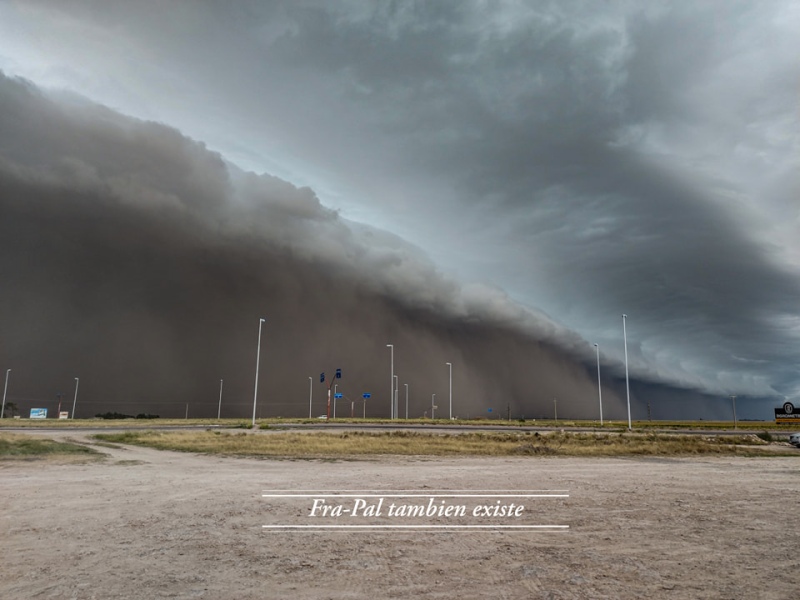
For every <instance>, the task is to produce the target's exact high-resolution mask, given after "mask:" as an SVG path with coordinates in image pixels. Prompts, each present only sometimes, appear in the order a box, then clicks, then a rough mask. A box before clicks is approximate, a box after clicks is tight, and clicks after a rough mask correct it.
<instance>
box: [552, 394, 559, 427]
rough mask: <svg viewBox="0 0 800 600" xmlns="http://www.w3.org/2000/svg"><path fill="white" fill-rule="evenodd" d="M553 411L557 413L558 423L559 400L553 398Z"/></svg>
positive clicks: (556, 419)
mask: <svg viewBox="0 0 800 600" xmlns="http://www.w3.org/2000/svg"><path fill="white" fill-rule="evenodd" d="M553 412H554V413H555V421H556V424H557V423H558V400H556V399H555V398H553Z"/></svg>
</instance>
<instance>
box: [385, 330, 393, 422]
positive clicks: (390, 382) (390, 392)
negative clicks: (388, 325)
mask: <svg viewBox="0 0 800 600" xmlns="http://www.w3.org/2000/svg"><path fill="white" fill-rule="evenodd" d="M386 347H387V348H389V351H390V352H391V369H392V370H391V375H390V376H389V406H390V412H389V418H390V419H394V344H386Z"/></svg>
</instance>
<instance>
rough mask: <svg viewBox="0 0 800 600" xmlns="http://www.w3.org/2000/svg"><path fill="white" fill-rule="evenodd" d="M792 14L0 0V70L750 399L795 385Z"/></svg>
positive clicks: (799, 309)
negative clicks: (162, 132)
mask: <svg viewBox="0 0 800 600" xmlns="http://www.w3.org/2000/svg"><path fill="white" fill-rule="evenodd" d="M798 31H800V5H798V4H797V3H795V2H791V1H785V2H781V1H765V2H755V1H751V0H747V1H741V2H736V1H733V0H720V1H718V2H713V1H707V2H693V1H683V2H658V3H642V2H622V1H620V2H595V1H587V2H521V1H517V2H511V1H509V2H503V1H496V2H489V1H475V2H467V1H461V0H459V1H453V2H445V1H442V2H438V1H437V2H381V3H374V2H328V1H322V0H320V1H319V2H307V1H298V0H287V1H286V2H262V1H259V2H255V1H254V2H233V3H227V2H226V3H222V2H180V3H179V2H173V3H163V2H147V1H138V2H97V1H89V0H86V1H83V2H81V1H73V2H69V3H63V2H56V1H52V2H37V1H28V0H26V1H25V2H13V1H12V2H9V1H2V2H0V40H1V41H0V69H2V70H3V71H4V72H5V73H6V74H7V75H12V76H22V77H24V78H27V79H29V80H30V81H32V82H34V83H35V84H37V85H39V86H43V87H45V88H49V89H53V90H67V91H70V92H75V93H77V94H80V95H81V96H84V97H86V98H88V99H89V100H91V101H94V102H98V103H101V104H104V105H106V106H108V107H110V108H112V109H114V110H116V111H119V112H121V113H123V114H127V115H132V116H135V117H138V118H142V119H147V120H154V121H157V122H161V123H165V124H168V125H170V126H172V127H175V128H177V129H179V130H180V131H181V132H182V133H183V134H185V135H187V136H190V137H192V138H194V139H197V140H200V141H202V142H204V143H205V144H206V145H207V146H208V147H209V148H210V149H212V150H214V151H217V152H219V153H220V154H221V156H222V157H223V158H224V159H225V160H227V161H229V162H231V163H233V164H235V165H237V166H238V167H240V168H242V169H243V170H245V171H254V172H256V173H266V174H271V175H274V176H277V177H279V178H281V179H283V180H285V181H288V182H291V183H292V184H293V185H295V186H298V187H302V186H308V187H310V188H311V189H312V190H313V192H314V193H315V194H316V196H317V197H318V198H319V200H320V201H321V203H322V205H323V206H325V207H328V208H331V209H334V210H338V211H339V213H340V215H341V216H342V217H343V218H344V219H346V220H349V221H353V222H356V223H362V224H364V225H365V226H368V227H370V228H373V229H375V230H383V231H386V232H388V233H391V234H395V235H397V236H399V237H400V238H402V239H404V240H407V241H408V242H410V243H411V244H413V245H415V246H416V247H418V248H419V249H420V250H421V252H422V253H424V254H426V255H427V256H428V257H430V260H431V261H432V263H433V264H435V265H436V267H437V268H438V269H439V270H441V271H442V272H444V273H445V274H446V275H448V276H452V277H454V278H456V279H459V280H461V281H462V282H465V283H470V282H474V283H478V284H483V285H488V286H494V287H496V288H497V290H498V291H497V292H496V294H497V295H498V297H500V298H504V294H506V293H507V294H508V295H509V296H510V297H511V298H512V299H513V300H514V301H516V302H518V303H520V304H521V305H523V306H524V307H527V308H528V309H530V310H531V311H533V312H534V313H539V312H542V313H544V314H546V315H548V317H549V319H550V320H552V322H553V323H554V324H555V326H556V327H558V328H563V329H559V331H561V334H559V335H560V336H561V337H560V339H561V341H562V342H563V345H564V346H565V347H568V348H569V349H570V350H571V352H573V353H574V354H577V355H579V356H583V357H585V358H586V360H590V359H591V358H592V357H593V351H594V348H593V346H592V344H593V343H599V344H600V348H601V351H602V353H603V356H604V361H607V362H609V363H614V362H616V363H617V364H619V362H620V361H621V360H622V357H623V344H622V320H621V315H622V313H627V315H628V321H627V325H628V351H629V354H630V361H631V369H632V372H633V373H634V374H636V376H637V377H639V378H640V379H645V380H646V379H650V380H652V381H655V382H661V383H667V384H672V385H678V386H688V387H693V388H696V389H698V390H702V391H706V392H709V393H711V394H715V395H716V394H719V395H722V396H725V395H728V394H740V395H749V396H754V397H762V398H766V399H769V400H766V401H765V402H766V404H765V406H766V407H767V408H770V407H771V406H772V405H773V404H774V398H776V397H781V398H782V397H783V396H789V397H793V396H795V395H800V366H799V365H800V271H799V270H798V268H799V267H800V235H798V234H800V196H799V195H798V192H800V185H799V184H800V170H798V167H800V164H799V163H800V133H799V132H800V129H799V128H798V120H799V119H800V36H798V35H797V32H798ZM354 231H358V229H357V227H355V228H354ZM398 243H399V242H398ZM387 285H388V284H387ZM482 289H483V288H482ZM484 294H485V292H484ZM503 302H505V299H504V300H503ZM504 306H505V304H504ZM570 332H571V333H570ZM766 416H767V417H769V414H768V413H767V414H766Z"/></svg>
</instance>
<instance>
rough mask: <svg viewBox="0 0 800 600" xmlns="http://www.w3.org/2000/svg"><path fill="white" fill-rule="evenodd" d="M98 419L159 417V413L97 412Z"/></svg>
mask: <svg viewBox="0 0 800 600" xmlns="http://www.w3.org/2000/svg"><path fill="white" fill-rule="evenodd" d="M95 417H97V418H98V419H158V418H159V417H158V415H150V414H146V413H139V414H138V415H136V416H135V417H134V416H133V415H125V414H122V413H118V412H107V413H99V414H96V415H95Z"/></svg>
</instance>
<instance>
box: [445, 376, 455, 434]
mask: <svg viewBox="0 0 800 600" xmlns="http://www.w3.org/2000/svg"><path fill="white" fill-rule="evenodd" d="M445 364H446V365H447V366H448V367H450V420H451V421H452V420H453V365H452V364H451V363H445Z"/></svg>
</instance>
